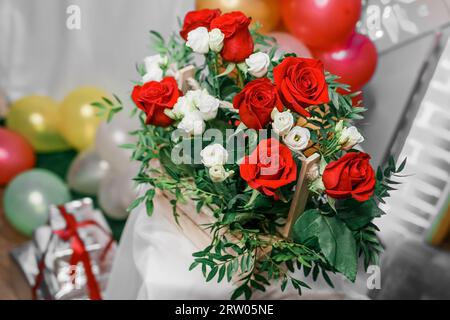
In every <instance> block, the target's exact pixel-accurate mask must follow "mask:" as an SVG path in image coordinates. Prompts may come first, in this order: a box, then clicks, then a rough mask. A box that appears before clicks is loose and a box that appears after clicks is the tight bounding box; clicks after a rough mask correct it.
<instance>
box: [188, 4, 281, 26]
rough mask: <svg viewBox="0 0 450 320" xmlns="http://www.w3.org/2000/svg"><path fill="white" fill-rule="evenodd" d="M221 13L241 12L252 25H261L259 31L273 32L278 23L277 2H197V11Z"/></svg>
mask: <svg viewBox="0 0 450 320" xmlns="http://www.w3.org/2000/svg"><path fill="white" fill-rule="evenodd" d="M216 8H219V9H220V10H222V12H223V13H225V12H230V11H242V12H244V13H245V14H246V15H247V16H249V17H251V18H252V21H253V22H252V23H255V22H259V23H261V25H262V26H261V29H260V31H261V32H262V33H267V32H270V31H272V30H274V29H275V28H276V27H277V26H278V23H279V22H280V7H279V0H197V9H216Z"/></svg>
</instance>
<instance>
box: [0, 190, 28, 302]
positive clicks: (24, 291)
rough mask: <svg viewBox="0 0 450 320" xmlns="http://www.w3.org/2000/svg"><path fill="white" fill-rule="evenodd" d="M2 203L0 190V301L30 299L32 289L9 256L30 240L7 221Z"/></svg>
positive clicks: (0, 191)
mask: <svg viewBox="0 0 450 320" xmlns="http://www.w3.org/2000/svg"><path fill="white" fill-rule="evenodd" d="M2 202H3V190H2V189H0V300H4V299H30V298H31V294H30V288H29V287H28V285H27V284H26V282H25V279H24V277H23V275H22V273H21V272H20V270H19V269H18V267H17V266H16V265H15V263H14V262H13V261H12V260H11V258H10V256H9V251H10V250H11V249H12V248H14V247H16V246H17V245H20V244H22V243H24V242H26V241H28V240H29V239H27V238H26V237H24V236H22V235H20V234H19V233H18V232H17V231H15V230H14V229H13V228H12V227H11V226H10V225H9V223H8V222H7V221H6V220H5V215H4V211H3V203H2Z"/></svg>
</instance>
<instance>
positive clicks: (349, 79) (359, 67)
mask: <svg viewBox="0 0 450 320" xmlns="http://www.w3.org/2000/svg"><path fill="white" fill-rule="evenodd" d="M315 56H316V58H317V59H320V60H322V62H323V63H324V65H325V69H326V70H327V71H329V72H331V73H333V74H335V75H338V76H340V77H341V79H339V81H340V82H342V83H345V84H349V85H350V86H351V90H352V92H355V91H358V90H359V89H361V87H362V86H364V85H365V84H366V83H367V82H369V80H370V79H371V78H372V76H373V74H374V73H375V69H376V66H377V61H378V54H377V49H376V48H375V45H374V44H373V43H372V41H371V40H370V39H369V38H367V37H366V36H364V35H362V34H358V33H356V32H355V33H353V34H352V35H351V36H350V38H349V39H348V40H347V41H346V42H345V43H344V44H343V45H341V46H339V47H336V48H334V49H332V50H330V51H325V52H315Z"/></svg>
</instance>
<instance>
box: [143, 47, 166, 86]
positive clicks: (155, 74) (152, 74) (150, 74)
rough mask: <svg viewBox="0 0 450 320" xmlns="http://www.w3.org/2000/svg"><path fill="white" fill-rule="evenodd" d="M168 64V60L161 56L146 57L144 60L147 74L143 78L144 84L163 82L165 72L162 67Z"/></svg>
mask: <svg viewBox="0 0 450 320" xmlns="http://www.w3.org/2000/svg"><path fill="white" fill-rule="evenodd" d="M164 64H167V58H166V57H162V56H161V55H159V54H155V55H153V56H149V57H146V58H145V59H144V66H145V72H146V73H145V74H144V75H143V76H142V82H144V83H145V82H149V81H161V80H162V78H163V70H162V69H161V65H164Z"/></svg>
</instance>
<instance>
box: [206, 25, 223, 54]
mask: <svg viewBox="0 0 450 320" xmlns="http://www.w3.org/2000/svg"><path fill="white" fill-rule="evenodd" d="M223 39H225V35H224V34H223V33H222V31H220V29H218V28H214V29H212V30H211V31H210V32H209V48H210V49H211V50H212V51H214V52H220V51H221V50H222V48H223Z"/></svg>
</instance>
